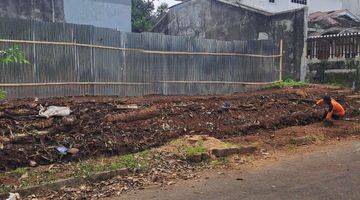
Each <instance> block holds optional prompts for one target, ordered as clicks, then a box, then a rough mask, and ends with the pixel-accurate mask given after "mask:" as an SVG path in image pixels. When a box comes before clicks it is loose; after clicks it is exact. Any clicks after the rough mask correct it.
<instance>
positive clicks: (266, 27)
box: [153, 0, 307, 79]
mask: <svg viewBox="0 0 360 200" xmlns="http://www.w3.org/2000/svg"><path fill="white" fill-rule="evenodd" d="M306 18H307V9H306V7H304V6H302V7H300V8H298V9H289V8H288V9H287V10H285V9H284V10H283V11H282V12H277V13H272V12H269V10H262V9H257V8H254V7H250V6H247V5H242V4H239V3H235V2H229V1H228V0H190V1H185V2H182V3H181V4H178V5H175V6H173V7H171V8H170V9H169V12H168V13H167V14H166V15H165V16H164V17H163V18H162V19H161V20H160V21H159V22H158V23H157V24H156V25H155V27H154V29H153V32H159V33H164V34H167V35H177V36H190V37H197V38H206V39H217V40H229V41H231V40H258V39H269V40H274V41H275V42H277V43H279V41H280V40H283V41H284V66H285V68H284V75H286V76H291V77H292V78H294V79H304V78H305V76H304V75H305V72H304V71H303V70H304V66H305V52H306V51H305V45H304V44H305V38H306V35H307V20H306Z"/></svg>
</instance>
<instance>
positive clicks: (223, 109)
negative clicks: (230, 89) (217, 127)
mask: <svg viewBox="0 0 360 200" xmlns="http://www.w3.org/2000/svg"><path fill="white" fill-rule="evenodd" d="M230 107H231V105H230V103H229V102H224V105H223V106H222V107H221V110H222V111H228V110H229V109H230Z"/></svg>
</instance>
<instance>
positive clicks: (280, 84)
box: [266, 79, 308, 89]
mask: <svg viewBox="0 0 360 200" xmlns="http://www.w3.org/2000/svg"><path fill="white" fill-rule="evenodd" d="M307 85H308V83H306V82H302V81H294V80H293V79H286V80H284V81H280V82H276V83H273V84H271V85H270V86H268V87H266V88H267V89H272V88H284V87H304V86H307Z"/></svg>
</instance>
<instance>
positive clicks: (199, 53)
mask: <svg viewBox="0 0 360 200" xmlns="http://www.w3.org/2000/svg"><path fill="white" fill-rule="evenodd" d="M0 42H7V43H18V44H42V45H63V46H78V47H88V48H98V49H108V50H118V51H136V52H141V53H147V54H162V55H209V56H247V57H258V58H279V57H281V56H282V55H281V54H279V55H259V54H242V53H213V52H184V51H151V50H145V49H134V48H121V47H111V46H101V45H93V44H80V43H76V42H49V41H30V40H7V39H0Z"/></svg>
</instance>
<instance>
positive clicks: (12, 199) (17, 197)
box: [6, 193, 21, 200]
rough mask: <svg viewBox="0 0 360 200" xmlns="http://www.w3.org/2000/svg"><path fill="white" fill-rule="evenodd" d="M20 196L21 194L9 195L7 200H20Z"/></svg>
mask: <svg viewBox="0 0 360 200" xmlns="http://www.w3.org/2000/svg"><path fill="white" fill-rule="evenodd" d="M20 199H21V198H20V194H19V193H9V198H7V199H6V200H20Z"/></svg>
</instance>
